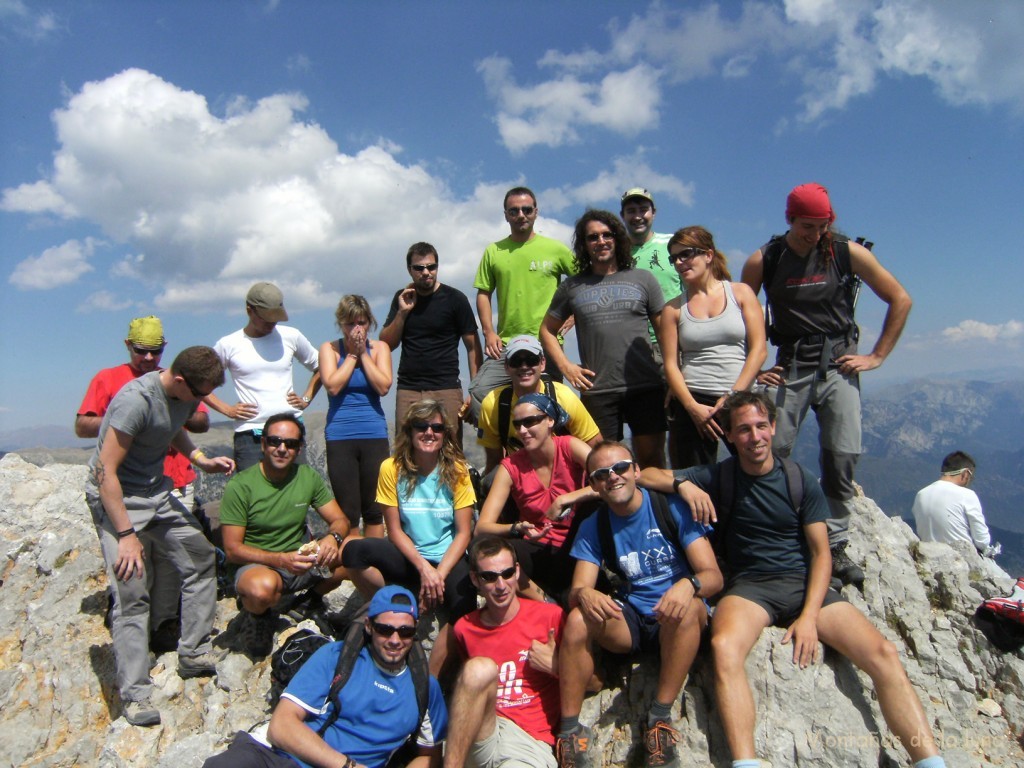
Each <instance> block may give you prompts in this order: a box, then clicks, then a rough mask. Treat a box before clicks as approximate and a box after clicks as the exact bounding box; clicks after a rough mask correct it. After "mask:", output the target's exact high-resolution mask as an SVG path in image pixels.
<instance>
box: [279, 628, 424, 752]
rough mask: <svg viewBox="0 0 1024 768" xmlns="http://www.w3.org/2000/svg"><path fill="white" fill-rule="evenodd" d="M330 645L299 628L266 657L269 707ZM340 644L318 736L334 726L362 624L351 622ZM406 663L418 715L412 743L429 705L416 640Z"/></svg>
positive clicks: (361, 643) (363, 641)
mask: <svg viewBox="0 0 1024 768" xmlns="http://www.w3.org/2000/svg"><path fill="white" fill-rule="evenodd" d="M330 642H333V641H332V640H331V639H330V638H328V637H325V636H324V635H321V634H318V633H316V632H313V631H311V630H308V629H300V630H299V631H298V632H296V633H295V634H293V635H292V636H291V637H289V638H288V640H287V641H286V642H285V643H284V645H282V646H281V647H280V648H278V649H277V650H276V651H274V654H273V656H271V657H270V679H271V686H270V694H269V695H268V697H267V698H268V699H269V700H270V703H271V705H274V704H276V703H277V701H278V699H279V698H280V697H281V694H282V693H283V692H284V689H285V688H286V687H287V686H288V683H289V682H291V679H292V678H293V677H294V676H295V673H296V672H298V671H299V668H300V667H301V666H302V665H303V664H305V663H306V661H307V660H308V659H309V657H310V656H312V655H313V654H314V653H315V652H316V651H317V650H319V649H320V648H322V647H323V646H324V645H327V643H330ZM341 642H342V643H343V645H342V648H341V653H340V654H339V655H338V664H337V666H336V667H335V668H334V678H333V679H332V680H331V688H330V691H329V692H328V694H327V700H328V702H329V703H330V704H331V712H330V714H329V715H328V716H327V719H326V720H325V721H324V724H323V725H322V726H320V728H319V730H318V731H317V734H318V735H320V736H323V735H324V734H325V733H327V729H328V728H330V727H331V726H332V725H334V721H335V720H337V719H338V716H339V715H340V714H341V701H340V695H341V689H342V688H344V687H345V684H346V683H348V679H349V677H351V676H352V668H353V667H355V664H356V659H357V658H358V657H359V652H360V651H362V650H363V646H364V645H365V644H366V629H365V627H364V625H363V623H362V622H360V621H353V622H352V623H351V624H350V625H349V628H348V629H347V630H346V632H345V637H344V639H343V640H342V641H341ZM406 663H407V664H408V666H409V672H410V673H411V674H412V681H413V686H414V687H415V688H416V704H417V705H418V706H419V713H420V716H419V720H418V721H417V723H416V728H414V729H413V732H412V733H411V734H410V735H409V739H410V740H414V739H415V738H416V734H417V733H418V732H419V730H420V726H422V725H423V718H424V716H425V715H426V712H427V704H428V703H429V702H430V669H429V667H428V664H427V654H426V653H425V652H424V651H423V646H422V645H420V643H419V641H418V640H417V641H416V642H414V643H413V644H412V648H411V649H410V651H409V656H408V657H407V659H406Z"/></svg>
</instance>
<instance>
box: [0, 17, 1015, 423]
mask: <svg viewBox="0 0 1024 768" xmlns="http://www.w3.org/2000/svg"><path fill="white" fill-rule="evenodd" d="M1022 36H1024V3H1018V2H984V1H983V0H976V1H972V2H969V3H963V2H941V1H938V2H925V1H924V0H881V1H879V0H871V1H869V0H834V1H833V2H826V1H820V2H812V1H811V0H799V1H797V0H794V1H793V2H770V1H768V0H762V1H758V0H751V1H750V2H746V3H742V4H740V3H733V2H721V3H717V4H716V3H698V2H694V3H689V2H688V3H667V2H661V3H659V2H654V3H648V4H644V3H622V2H618V3H609V2H602V1H601V0H589V1H588V2H587V3H573V2H556V1H552V0H548V2H533V1H532V0H520V2H516V3H470V2H462V3H444V2H437V3H423V2H380V3H366V2H331V3H328V2H297V1H295V2H289V1H288V0H281V1H280V2H238V1H234V0H218V1H217V2H212V3H210V2H198V1H191V0H178V1H177V2H154V1H145V0H139V1H137V2H131V3H124V2H102V1H97V0H75V1H74V2H45V1H40V2H29V1H28V0H0V105H2V108H0V153H2V162H0V232H2V236H0V254H2V256H0V268H2V275H0V277H2V279H0V301H2V302H3V308H4V312H3V321H2V323H3V333H2V341H0V344H2V347H0V354H2V359H3V365H2V366H0V430H7V429H13V428H20V427H26V426H37V425H44V424H67V425H70V424H71V423H72V421H73V417H74V412H75V410H76V409H77V407H78V404H79V402H80V400H81V397H82V394H83V393H84V391H85V388H86V385H87V383H88V380H89V378H90V377H91V376H92V374H93V373H94V372H95V371H96V370H97V369H99V368H101V367H106V366H110V365H115V364H117V363H120V362H122V361H123V360H124V358H125V355H124V348H123V346H122V345H121V341H120V340H121V339H123V338H124V336H125V331H126V329H127V324H128V320H129V319H130V318H132V317H134V316H138V315H142V314H150V313H155V314H158V315H159V316H160V317H161V318H162V319H163V321H164V325H165V329H166V333H167V336H168V339H169V342H170V345H169V348H168V351H167V354H166V355H165V362H167V363H169V362H170V360H171V359H172V358H173V355H174V354H175V353H176V352H177V351H179V350H180V349H182V348H183V347H185V346H188V345H191V344H212V343H213V342H214V341H215V340H216V339H218V338H219V337H220V336H222V335H224V334H225V333H228V332H230V331H232V330H235V329H237V328H239V327H241V326H242V325H243V323H244V312H243V305H244V300H243V297H244V295H245V291H246V289H247V288H248V286H249V285H250V284H251V283H253V282H255V281H257V280H263V279H268V280H272V281H274V282H276V283H277V284H278V285H280V286H281V287H282V289H283V290H284V293H285V303H286V306H287V307H288V309H289V312H290V313H291V316H292V324H293V325H296V326H297V327H299V328H300V329H301V330H302V331H303V332H304V333H305V334H306V335H307V336H308V337H309V339H310V340H311V341H313V342H314V343H315V344H319V343H320V342H322V341H323V340H325V339H327V338H330V337H332V336H333V335H334V334H335V331H334V329H333V328H332V317H333V308H334V306H335V305H336V303H337V301H338V298H339V297H340V296H341V295H342V294H345V293H361V294H363V295H365V296H367V298H368V299H369V300H370V301H371V304H372V305H373V306H374V308H375V311H377V312H378V315H379V319H380V320H383V316H384V314H385V312H386V308H387V303H388V302H389V301H390V297H391V295H392V294H393V292H394V291H395V290H396V289H397V288H398V287H399V286H401V285H402V284H403V283H404V282H405V281H406V280H407V277H406V273H405V271H404V268H403V267H404V253H405V250H406V248H407V247H408V245H409V244H410V243H412V242H415V241H418V240H427V241H430V242H432V243H433V244H434V245H435V246H436V247H437V248H438V250H439V252H440V254H441V270H442V271H441V279H442V281H445V282H448V283H450V284H452V285H454V286H455V287H457V288H460V289H462V290H463V291H465V292H466V293H467V294H469V295H470V296H471V297H472V295H473V290H472V280H473V274H474V272H475V269H476V264H477V262H478V260H479V257H480V254H481V253H482V251H483V249H484V247H485V246H486V245H487V243H488V242H490V241H493V240H496V239H498V238H500V237H502V236H503V235H504V234H505V233H507V227H506V225H505V224H504V221H503V218H502V212H501V201H502V195H503V193H504V191H505V190H506V189H507V188H509V187H510V186H513V185H516V184H520V183H525V184H526V185H528V186H531V187H532V188H533V189H534V190H535V191H537V193H538V197H539V203H540V212H541V218H540V220H539V223H538V230H539V231H542V232H543V233H544V234H548V235H550V236H552V237H556V238H560V239H562V240H565V241H568V239H569V234H570V232H571V225H572V223H573V221H574V220H575V219H576V217H578V216H579V215H580V213H582V212H583V211H584V210H585V209H586V208H587V207H588V206H592V207H602V208H609V209H611V210H615V211H617V210H618V197H619V195H620V194H621V193H622V191H623V190H625V189H626V188H628V187H632V186H637V185H640V186H645V187H647V188H648V189H649V190H651V191H652V192H653V194H654V196H655V198H656V201H657V205H658V214H657V221H656V228H657V229H658V231H667V232H671V231H674V230H675V229H677V228H678V227H682V226H686V225H689V224H698V223H699V224H703V225H705V226H707V227H708V228H709V229H711V231H712V232H713V233H714V234H715V236H716V240H717V242H718V245H719V247H720V249H721V250H723V251H724V252H725V253H726V254H727V255H728V256H729V259H730V263H731V265H732V267H733V270H734V273H736V274H737V276H738V272H739V269H740V267H741V266H742V263H743V260H744V259H745V257H746V255H748V254H749V253H750V252H752V251H753V250H755V249H756V248H758V247H759V246H760V245H761V244H762V243H763V242H764V241H765V240H766V239H767V238H768V236H769V235H771V234H773V233H779V232H782V231H783V230H784V229H785V222H784V219H783V209H784V206H785V197H786V193H787V192H788V191H789V189H790V188H791V187H793V186H794V185H795V184H798V183H802V182H806V181H818V182H821V183H823V184H825V185H826V186H827V187H829V189H830V190H831V192H832V198H833V204H834V207H835V209H836V211H837V213H838V216H839V219H838V222H837V224H838V225H839V226H840V227H841V228H843V229H844V230H845V231H847V232H848V233H849V234H850V235H865V236H867V237H868V238H869V239H871V240H873V241H874V242H875V243H876V247H875V252H876V254H877V255H878V256H879V258H880V259H881V260H882V262H883V263H884V264H885V265H886V266H887V267H888V268H889V269H890V270H891V271H892V272H893V273H894V274H895V275H896V277H897V278H898V279H900V281H901V282H903V283H904V285H905V286H906V287H907V289H908V290H909V291H910V293H911V295H912V296H913V297H914V300H915V304H914V309H913V312H912V313H911V317H910V322H909V324H908V327H907V331H906V333H905V335H904V337H903V340H902V341H901V343H900V345H899V346H898V347H897V349H896V351H895V352H894V353H893V355H892V356H891V357H890V358H889V360H888V361H887V362H886V364H885V366H883V368H882V369H880V370H878V371H876V372H874V373H871V374H868V376H870V377H873V381H874V382H884V381H887V380H890V379H893V378H902V377H909V376H917V375H938V374H942V373H946V372H956V371H963V370H980V369H986V368H999V367H1005V366H1008V365H1016V364H1017V363H1018V361H1019V359H1020V345H1021V340H1022V338H1024V322H1022V321H1024V317H1022V315H1024V312H1022V310H1021V308H1020V296H1021V285H1022V283H1024V268H1022V266H1021V258H1020V256H1019V253H1018V251H1019V249H1020V246H1021V243H1022V241H1024V237H1022V235H1024V225H1022V220H1024V217H1022V216H1021V213H1020V211H1021V206H1022V204H1021V200H1020V196H1021V184H1020V179H1021V171H1022V169H1024V47H1022V46H1021V45H1020V39H1021V37H1022ZM882 315H883V307H882V305H881V304H880V302H878V301H877V299H875V298H874V297H873V296H870V295H864V296H862V298H861V303H860V307H859V310H858V318H859V320H860V322H861V325H862V328H863V335H862V338H864V339H865V340H866V345H867V346H869V345H870V344H871V343H872V342H873V340H874V338H875V337H876V335H877V333H878V329H879V327H880V325H881V320H882ZM302 381H304V378H303V379H302ZM226 394H227V395H228V396H229V397H230V399H232V401H233V396H232V393H231V392H230V389H229V390H228V391H227V393H226ZM318 405H319V406H320V407H325V404H324V403H323V402H319V403H318Z"/></svg>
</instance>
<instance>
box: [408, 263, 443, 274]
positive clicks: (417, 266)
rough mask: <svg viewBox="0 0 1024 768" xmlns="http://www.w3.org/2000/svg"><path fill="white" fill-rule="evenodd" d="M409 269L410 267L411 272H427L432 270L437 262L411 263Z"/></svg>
mask: <svg viewBox="0 0 1024 768" xmlns="http://www.w3.org/2000/svg"><path fill="white" fill-rule="evenodd" d="M410 269H412V271H413V272H423V271H424V270H426V271H427V272H433V271H434V270H435V269H437V262H434V263H433V264H413V265H412V266H411V267H410Z"/></svg>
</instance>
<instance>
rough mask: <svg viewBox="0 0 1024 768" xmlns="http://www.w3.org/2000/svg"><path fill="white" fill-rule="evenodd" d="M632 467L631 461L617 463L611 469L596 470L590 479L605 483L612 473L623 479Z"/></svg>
mask: <svg viewBox="0 0 1024 768" xmlns="http://www.w3.org/2000/svg"><path fill="white" fill-rule="evenodd" d="M632 466H633V462H632V461H631V460H629V459H623V460H622V461H616V462H615V463H614V464H612V465H611V466H610V467H601V468H600V469H595V470H594V471H593V472H591V473H590V479H591V480H593V481H594V482H597V483H603V482H604V481H605V480H607V479H608V478H609V477H611V475H612V472H614V473H615V474H616V475H618V476H619V477H622V476H623V475H625V474H626V473H627V472H628V471H629V470H630V468H631V467H632Z"/></svg>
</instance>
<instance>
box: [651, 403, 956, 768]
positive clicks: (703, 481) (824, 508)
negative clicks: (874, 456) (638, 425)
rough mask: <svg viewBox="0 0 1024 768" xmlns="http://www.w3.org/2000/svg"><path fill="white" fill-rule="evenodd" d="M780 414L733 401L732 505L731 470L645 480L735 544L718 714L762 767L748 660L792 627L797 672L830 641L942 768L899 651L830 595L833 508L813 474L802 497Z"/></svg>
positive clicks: (890, 717)
mask: <svg viewBox="0 0 1024 768" xmlns="http://www.w3.org/2000/svg"><path fill="white" fill-rule="evenodd" d="M775 412H776V409H775V404H774V403H773V402H772V401H771V400H770V399H768V397H767V396H766V395H763V394H754V393H750V392H738V393H736V394H733V395H731V396H730V397H729V398H728V399H727V400H726V401H725V405H724V406H723V408H722V411H721V414H722V421H723V424H722V426H723V428H724V429H725V431H726V437H727V439H728V440H729V441H730V442H731V443H732V444H733V445H734V446H735V447H736V458H735V462H736V465H735V467H734V470H733V471H734V474H733V476H732V493H731V503H730V501H725V500H724V499H723V497H726V496H727V495H729V494H728V492H727V491H723V488H722V486H724V485H725V483H727V482H729V477H728V474H729V473H727V472H726V471H725V470H724V469H723V468H722V467H721V465H719V466H718V467H716V465H713V464H711V465H705V466H702V467H691V468H690V469H686V470H681V471H679V472H677V473H676V475H675V479H674V480H673V477H672V475H671V474H670V473H669V472H667V471H663V470H650V469H649V470H645V472H644V475H643V477H642V479H643V481H644V484H645V485H646V486H647V487H648V488H653V489H654V490H661V491H665V490H671V488H672V487H675V488H676V490H677V491H678V493H679V495H680V496H682V497H683V499H684V500H686V502H687V503H688V504H689V505H690V509H691V510H693V512H694V516H695V518H701V521H702V522H704V523H705V524H707V523H709V522H713V523H714V524H715V528H716V529H717V535H718V536H720V537H722V539H723V541H721V542H719V546H720V547H723V546H724V550H725V552H724V554H725V561H726V568H725V571H726V574H725V576H726V588H725V593H724V596H723V597H722V598H721V599H720V600H719V602H718V605H717V607H716V608H715V615H714V618H713V620H712V623H711V647H712V650H713V652H714V663H715V694H716V697H717V700H718V713H719V716H720V717H721V719H722V727H723V730H724V731H725V738H726V741H727V742H728V744H729V751H730V752H731V753H732V759H733V763H732V766H733V768H748V767H750V768H753V767H755V766H758V765H760V763H758V762H757V759H756V757H755V744H754V725H755V717H756V710H755V708H754V698H753V696H752V694H751V691H750V683H749V681H748V679H747V673H746V669H745V662H746V658H747V655H748V654H749V653H750V651H751V649H752V648H753V647H754V644H755V643H756V642H757V639H758V638H759V637H760V636H761V630H762V629H764V628H765V627H769V626H773V625H775V626H782V627H786V634H785V636H784V637H783V638H782V643H783V644H787V643H792V645H793V663H794V664H797V665H799V666H800V668H801V669H804V668H806V667H808V666H810V665H811V664H813V663H814V662H816V661H817V660H818V642H819V640H820V641H821V642H823V643H826V644H827V645H829V646H830V647H832V648H834V649H835V650H837V651H839V653H841V654H843V655H844V656H846V657H847V658H848V659H849V660H850V661H852V662H853V663H854V664H856V665H857V666H858V667H859V668H860V669H862V670H863V671H864V672H866V673H867V674H868V675H869V676H870V677H871V680H872V682H873V683H874V688H875V694H876V696H877V697H878V703H879V706H880V707H881V710H882V716H883V717H884V718H885V722H886V724H887V725H888V726H889V729H890V730H891V731H892V732H893V733H894V734H895V735H896V737H897V739H898V740H899V742H901V743H902V744H903V745H904V747H906V749H907V751H908V752H909V753H910V756H911V758H912V759H913V760H914V764H915V765H916V766H922V768H923V767H924V766H927V768H942V766H945V763H944V762H942V758H941V757H939V756H938V754H939V753H938V749H937V747H936V744H935V739H934V737H933V735H932V732H931V728H930V727H929V725H928V718H927V717H926V715H925V713H924V708H923V707H922V706H921V701H920V699H919V698H918V697H917V694H916V693H915V692H914V689H913V687H912V686H911V684H910V680H909V678H908V677H907V673H906V671H905V670H904V669H903V665H902V664H901V663H900V658H899V654H898V652H897V651H896V647H895V646H894V645H893V644H892V643H891V642H889V641H888V640H886V639H885V638H884V637H883V636H882V634H881V633H880V632H879V631H878V630H877V629H876V628H875V626H874V625H873V624H872V623H871V622H870V621H868V619H867V618H866V617H865V616H864V614H862V613H861V612H860V611H858V610H857V609H856V608H854V607H853V606H852V605H851V604H850V603H848V602H846V600H845V599H844V598H843V597H842V596H841V595H840V594H839V593H837V592H836V591H835V590H834V589H831V588H830V586H829V582H830V578H831V575H832V557H831V553H830V551H829V546H828V532H827V530H826V526H825V521H826V520H827V518H828V514H829V510H828V505H827V503H826V501H825V496H824V494H823V493H822V490H821V488H820V487H819V486H818V483H817V482H815V480H814V478H813V477H812V476H811V475H810V473H808V472H807V471H806V470H804V469H802V468H799V467H795V469H798V470H799V471H800V472H801V473H802V475H803V482H802V483H800V485H802V493H799V494H794V493H792V492H791V491H792V490H793V487H794V486H796V485H797V483H796V482H788V481H787V477H786V474H787V471H786V469H785V468H784V466H783V464H782V460H781V459H779V458H778V457H777V456H776V455H775V454H773V453H772V440H773V438H774V436H775ZM726 461H729V462H731V461H734V460H733V459H726ZM794 480H795V478H794ZM709 492H710V493H711V494H712V495H711V496H710V497H709V496H708V493H709ZM798 497H799V498H798ZM711 503H713V504H714V510H717V515H712V512H713V511H714V510H713V509H712V508H711V506H710V504H711ZM725 504H728V509H726V508H725ZM794 505H796V506H797V508H794Z"/></svg>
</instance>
